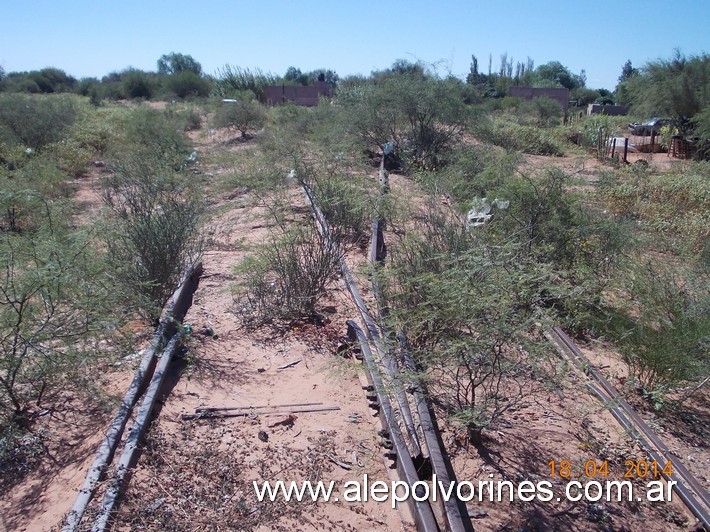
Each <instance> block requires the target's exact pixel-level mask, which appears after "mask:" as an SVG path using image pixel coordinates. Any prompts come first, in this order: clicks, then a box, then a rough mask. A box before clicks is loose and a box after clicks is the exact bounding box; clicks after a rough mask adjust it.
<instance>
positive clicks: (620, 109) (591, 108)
mask: <svg viewBox="0 0 710 532" xmlns="http://www.w3.org/2000/svg"><path fill="white" fill-rule="evenodd" d="M628 112H629V108H628V107H626V106H625V105H600V104H598V103H590V104H589V105H587V115H602V114H604V115H607V116H626V115H627V114H628Z"/></svg>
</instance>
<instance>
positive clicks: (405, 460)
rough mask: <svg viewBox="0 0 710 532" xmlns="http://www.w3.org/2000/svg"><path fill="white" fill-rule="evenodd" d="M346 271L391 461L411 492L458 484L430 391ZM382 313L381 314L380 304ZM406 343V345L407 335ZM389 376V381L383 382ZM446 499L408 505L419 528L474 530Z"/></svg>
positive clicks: (376, 225) (352, 327) (351, 325)
mask: <svg viewBox="0 0 710 532" xmlns="http://www.w3.org/2000/svg"><path fill="white" fill-rule="evenodd" d="M381 171H382V169H381ZM301 185H302V187H303V189H304V192H305V194H306V197H307V198H308V200H309V203H310V205H311V208H312V210H313V215H314V217H315V219H316V223H317V225H318V229H319V231H320V232H321V233H322V234H324V235H325V236H326V237H327V241H328V242H329V245H331V246H337V244H336V243H335V242H333V240H332V238H331V236H330V235H331V232H330V228H329V226H328V221H327V220H326V219H325V216H324V215H323V213H322V211H321V210H320V208H319V207H318V204H317V202H316V198H315V196H314V194H313V191H312V190H311V188H310V187H309V186H308V184H307V183H305V182H303V181H302V183H301ZM381 224H382V221H381V220H375V221H374V222H373V225H372V241H371V245H370V252H369V256H368V260H369V261H370V263H371V264H373V265H374V264H375V263H376V262H378V261H379V260H380V258H381V255H382V254H381V250H382V249H383V245H384V243H383V241H382V240H381V239H382V230H381ZM340 268H341V272H342V275H343V279H344V282H345V285H346V287H347V289H348V291H349V292H350V295H351V296H352V298H353V301H354V302H355V305H356V307H357V309H358V312H359V314H360V318H361V319H362V322H363V324H364V326H365V327H364V330H363V329H362V328H361V327H360V326H359V325H357V324H356V323H355V322H354V321H352V320H350V321H348V329H349V332H350V333H351V336H353V337H354V338H355V339H356V340H357V341H358V342H359V344H360V346H361V350H362V354H363V359H364V364H365V369H366V372H367V375H368V381H369V383H370V384H369V386H368V387H367V391H368V393H369V395H368V399H370V400H371V406H372V407H373V408H374V409H376V410H377V411H378V413H379V415H380V417H381V420H382V424H383V426H384V427H385V428H384V430H383V432H382V435H383V440H384V441H383V444H384V446H385V447H386V448H389V449H390V452H388V453H387V457H388V458H390V459H392V460H393V461H394V464H395V467H396V469H397V473H398V475H399V477H400V479H401V480H404V481H405V482H407V484H408V485H409V486H410V488H411V487H413V486H415V484H416V483H419V482H422V481H424V482H426V481H428V480H431V478H433V477H432V475H434V474H435V475H436V478H437V479H438V481H440V482H442V483H443V485H445V486H448V485H450V483H456V477H455V474H454V471H453V467H452V466H451V461H450V460H449V457H448V454H447V452H446V450H445V448H444V444H443V441H442V439H441V434H440V432H439V429H438V426H437V423H436V418H435V416H434V415H433V413H432V410H431V405H430V403H429V401H428V399H427V396H426V394H425V392H424V390H423V389H422V387H421V385H417V384H415V383H411V382H407V380H406V378H405V377H404V376H403V375H402V373H401V371H400V367H399V364H398V362H397V360H395V357H394V354H393V349H394V348H393V346H392V345H391V343H392V342H389V341H388V334H387V332H386V331H384V330H383V327H382V324H381V323H380V324H378V323H377V321H376V320H375V318H374V317H373V315H372V313H371V312H370V310H369V309H368V307H367V305H366V303H365V301H364V300H363V298H362V295H361V294H360V291H359V289H358V287H357V285H356V283H355V281H354V279H353V276H352V273H351V272H350V268H349V267H348V265H347V263H346V261H345V259H344V257H342V255H341V259H340ZM372 281H373V288H374V292H375V293H376V294H377V293H378V292H379V289H378V285H377V279H376V276H374V275H373V277H372ZM378 309H380V312H381V305H380V303H379V300H378ZM380 317H381V316H380ZM380 321H381V320H380ZM400 338H402V341H403V342H404V339H403V337H402V335H401V334H400ZM409 362H410V367H408V368H407V369H410V370H411V369H414V368H413V362H412V361H411V358H409ZM383 374H385V376H386V379H385V378H383ZM405 388H406V390H407V391H405ZM391 396H393V397H391ZM412 407H413V408H412ZM435 488H436V487H434V489H435ZM419 499H421V497H419ZM441 499H443V498H440V499H439V504H437V503H434V502H431V501H430V500H428V499H427V500H417V498H416V497H410V498H409V500H408V501H407V503H408V505H409V507H410V511H411V514H412V516H413V517H414V521H415V524H416V527H417V529H418V530H422V531H427V532H430V531H431V532H435V531H440V530H451V531H454V532H459V531H472V530H473V526H472V525H471V518H470V517H469V516H468V511H467V509H466V506H465V504H464V503H463V502H461V501H459V500H458V499H456V498H455V497H451V498H449V499H448V500H447V501H442V500H441Z"/></svg>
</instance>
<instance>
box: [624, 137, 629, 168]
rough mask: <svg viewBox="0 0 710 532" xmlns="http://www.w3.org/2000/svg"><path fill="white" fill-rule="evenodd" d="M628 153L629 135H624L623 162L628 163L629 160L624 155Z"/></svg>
mask: <svg viewBox="0 0 710 532" xmlns="http://www.w3.org/2000/svg"><path fill="white" fill-rule="evenodd" d="M628 153H629V137H624V162H625V163H628V162H629V161H628V160H627V159H626V156H627V155H628Z"/></svg>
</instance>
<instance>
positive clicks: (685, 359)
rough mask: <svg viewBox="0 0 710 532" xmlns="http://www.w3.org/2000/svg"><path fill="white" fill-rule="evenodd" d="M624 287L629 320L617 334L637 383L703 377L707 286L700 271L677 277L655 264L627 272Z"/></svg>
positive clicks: (707, 363) (708, 364)
mask: <svg viewBox="0 0 710 532" xmlns="http://www.w3.org/2000/svg"><path fill="white" fill-rule="evenodd" d="M627 286H628V291H629V292H630V295H631V297H632V298H633V299H632V301H634V302H635V303H636V304H635V305H634V306H633V307H632V308H630V309H628V310H629V312H630V313H633V314H635V316H634V318H633V319H632V320H631V323H630V324H629V325H627V326H626V327H622V328H620V330H616V331H615V333H616V340H617V343H618V345H619V346H620V349H621V352H622V354H623V356H624V358H625V360H626V362H627V364H628V365H629V369H630V371H631V373H632V375H633V376H634V377H635V378H636V379H637V381H638V383H639V384H640V386H641V387H643V388H644V389H646V390H647V391H651V390H653V389H654V388H656V387H658V386H669V385H670V386H672V385H677V384H679V383H683V382H689V381H690V382H693V381H701V380H702V379H703V378H704V377H706V376H707V375H708V374H710V359H709V358H708V354H709V353H710V343H709V342H710V290H708V285H707V279H705V278H704V277H703V276H702V275H700V276H697V275H693V274H686V275H685V278H684V279H681V278H680V277H679V276H678V275H677V274H675V273H671V272H670V271H669V270H667V269H663V268H661V267H659V266H658V265H653V264H651V263H648V264H645V265H642V266H641V267H639V268H637V269H635V270H634V271H632V272H631V275H630V277H629V278H628V282H627Z"/></svg>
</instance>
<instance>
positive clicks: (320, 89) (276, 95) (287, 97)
mask: <svg viewBox="0 0 710 532" xmlns="http://www.w3.org/2000/svg"><path fill="white" fill-rule="evenodd" d="M264 94H265V96H264V97H265V99H266V101H265V102H264V103H265V104H266V105H268V106H273V105H281V104H284V103H287V102H293V103H295V104H296V105H302V106H304V107H314V106H316V105H318V102H319V101H320V98H321V96H332V95H333V89H332V88H331V87H330V85H328V84H327V83H325V82H324V81H317V82H316V84H315V85H308V86H303V85H275V86H271V87H266V89H265V91H264Z"/></svg>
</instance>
